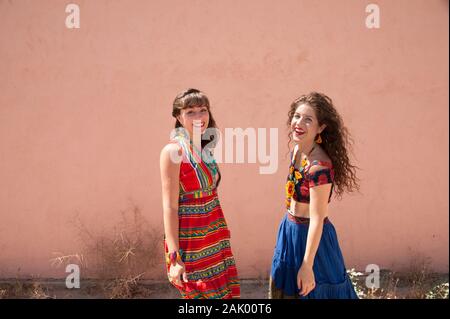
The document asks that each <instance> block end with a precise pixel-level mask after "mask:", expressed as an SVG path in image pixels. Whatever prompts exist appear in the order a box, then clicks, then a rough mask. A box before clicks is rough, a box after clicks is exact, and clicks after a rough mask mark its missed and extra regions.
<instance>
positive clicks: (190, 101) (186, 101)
mask: <svg viewBox="0 0 450 319" xmlns="http://www.w3.org/2000/svg"><path fill="white" fill-rule="evenodd" d="M181 105H182V106H181V109H187V108H193V107H196V106H197V107H202V106H205V107H206V108H207V109H208V110H209V100H208V98H207V97H206V95H204V94H202V93H191V94H188V95H187V96H185V97H184V98H183V99H182V101H181Z"/></svg>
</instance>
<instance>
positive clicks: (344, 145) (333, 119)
mask: <svg viewBox="0 0 450 319" xmlns="http://www.w3.org/2000/svg"><path fill="white" fill-rule="evenodd" d="M302 104H307V105H309V106H310V107H312V108H313V109H314V112H315V114H316V117H317V119H318V121H319V126H321V125H323V124H325V125H326V127H325V129H324V130H323V131H322V132H321V133H320V136H321V138H322V143H321V144H320V146H321V147H322V149H323V150H324V151H325V152H326V153H327V155H328V156H329V157H330V159H331V161H332V163H333V168H334V185H335V186H334V190H335V194H336V196H337V197H338V198H341V197H342V195H343V193H344V192H348V193H351V192H353V191H357V190H359V179H358V177H357V176H356V169H358V167H357V166H354V165H352V164H351V163H350V159H349V152H348V150H349V149H351V145H352V144H353V140H352V138H351V136H350V133H349V131H348V129H347V128H346V127H345V126H344V122H343V121H342V118H341V116H340V115H339V114H338V112H337V111H336V108H335V107H334V105H333V101H332V100H331V99H330V98H329V97H328V96H326V95H325V94H323V93H318V92H311V93H309V94H307V95H302V96H300V97H299V98H297V99H296V100H295V101H294V102H292V104H291V106H290V109H289V112H288V121H287V124H288V127H289V128H290V127H291V121H292V118H293V117H294V113H295V111H296V110H297V108H298V107H299V106H300V105H302ZM289 131H290V130H289ZM291 140H292V133H291V132H290V133H289V142H288V143H289V144H290V142H291Z"/></svg>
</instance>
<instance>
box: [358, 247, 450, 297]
mask: <svg viewBox="0 0 450 319" xmlns="http://www.w3.org/2000/svg"><path fill="white" fill-rule="evenodd" d="M430 265H431V260H430V258H428V257H426V256H423V255H421V254H419V253H412V254H411V261H410V263H409V265H408V267H405V268H404V269H401V270H400V271H398V272H393V271H389V270H381V271H380V288H377V289H375V288H374V289H370V288H367V287H366V284H365V278H366V276H365V275H364V274H363V273H361V272H356V271H355V270H354V269H351V270H349V275H350V278H351V279H352V282H353V284H354V286H355V290H356V292H357V293H358V296H359V297H360V298H364V299H426V298H448V274H437V273H433V272H431V268H430Z"/></svg>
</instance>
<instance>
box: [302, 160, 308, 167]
mask: <svg viewBox="0 0 450 319" xmlns="http://www.w3.org/2000/svg"><path fill="white" fill-rule="evenodd" d="M306 165H308V161H307V160H305V159H303V160H302V167H305V166H306Z"/></svg>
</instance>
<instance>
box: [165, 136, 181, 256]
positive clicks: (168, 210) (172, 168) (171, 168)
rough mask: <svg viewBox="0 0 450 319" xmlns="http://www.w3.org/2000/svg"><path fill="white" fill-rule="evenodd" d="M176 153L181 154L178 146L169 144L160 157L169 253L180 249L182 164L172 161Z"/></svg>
mask: <svg viewBox="0 0 450 319" xmlns="http://www.w3.org/2000/svg"><path fill="white" fill-rule="evenodd" d="M174 152H175V153H176V152H179V147H178V145H176V144H168V145H166V146H165V147H164V148H163V150H162V151H161V157H160V169H161V186H162V204H163V215H164V233H165V235H166V243H167V246H168V248H169V252H172V251H177V250H178V249H179V245H178V239H179V238H178V231H179V224H178V197H179V187H180V186H179V174H180V163H176V162H174V161H173V160H172V157H171V153H174Z"/></svg>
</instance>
